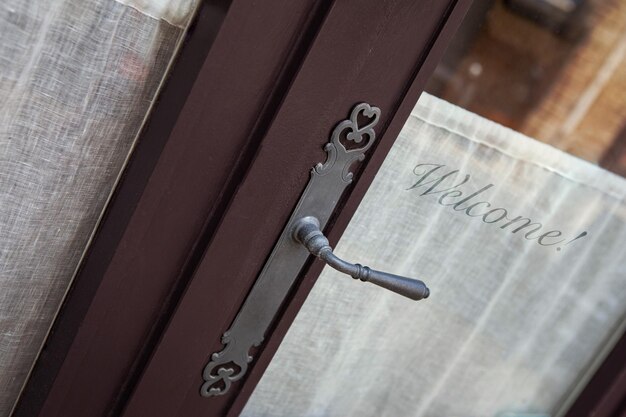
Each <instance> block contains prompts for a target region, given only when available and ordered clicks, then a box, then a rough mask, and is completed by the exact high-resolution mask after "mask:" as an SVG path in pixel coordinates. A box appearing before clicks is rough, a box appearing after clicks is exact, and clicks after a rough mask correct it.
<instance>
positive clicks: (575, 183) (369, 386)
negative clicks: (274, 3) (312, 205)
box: [243, 0, 626, 417]
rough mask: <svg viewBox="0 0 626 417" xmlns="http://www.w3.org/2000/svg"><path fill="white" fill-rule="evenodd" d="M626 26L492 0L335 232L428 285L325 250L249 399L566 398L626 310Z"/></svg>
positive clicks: (348, 412) (251, 408) (589, 8)
mask: <svg viewBox="0 0 626 417" xmlns="http://www.w3.org/2000/svg"><path fill="white" fill-rule="evenodd" d="M618 11H619V13H617V12H618ZM625 36H626V1H624V0H620V1H606V2H583V1H567V0H565V1H563V0H561V1H558V2H557V1H547V0H543V1H539V0H536V1H533V0H524V1H514V0H510V1H506V2H503V1H496V2H490V3H488V4H485V3H480V4H476V5H475V6H474V9H473V10H472V11H471V13H470V14H469V16H468V20H467V22H466V23H465V26H464V28H463V29H462V30H461V32H460V33H459V35H458V36H457V41H456V42H455V43H454V44H453V45H452V46H451V48H450V49H449V52H448V56H447V57H446V59H445V60H444V61H443V63H442V64H441V65H440V66H439V68H438V70H437V72H436V75H435V76H434V77H433V79H432V80H431V83H430V85H429V87H428V91H430V92H431V93H434V94H436V95H439V96H440V97H442V98H443V99H445V100H443V99H441V98H437V97H435V96H433V95H431V94H428V93H425V94H423V95H422V97H421V98H420V100H419V102H418V103H417V105H416V107H415V108H414V110H413V112H412V114H411V116H410V118H409V120H408V121H407V123H406V125H405V126H404V129H403V130H402V133H401V134H400V136H399V138H398V139H397V141H396V143H395V144H394V147H393V148H392V150H391V152H390V153H389V155H388V157H387V158H386V160H385V162H384V164H383V166H382V168H381V170H380V171H379V173H378V175H377V177H376V178H375V180H374V182H373V183H372V185H371V187H370V189H369V190H368V193H367V195H366V196H365V198H364V200H363V202H362V204H361V206H360V207H359V209H358V210H357V212H356V214H355V216H354V218H353V219H352V221H351V223H350V225H349V227H348V229H347V230H346V233H345V234H344V236H343V237H342V238H341V241H340V242H339V244H338V246H337V248H336V252H337V254H338V255H339V256H341V257H344V258H345V259H348V260H354V261H367V262H370V263H371V265H370V266H372V267H374V268H376V269H381V270H384V271H389V272H393V273H396V274H400V275H406V276H414V277H418V278H421V279H423V280H425V281H426V282H427V284H428V285H429V287H430V289H431V296H430V298H428V299H427V300H424V301H420V302H417V303H416V302H412V301H410V300H406V299H404V298H401V297H399V296H397V295H395V294H392V293H389V292H386V291H383V290H381V289H379V288H377V287H374V286H368V285H358V284H357V283H354V282H353V280H351V279H350V278H349V277H346V276H345V275H341V274H339V273H337V272H335V271H333V270H331V269H329V268H326V269H325V270H324V271H323V273H322V276H321V277H320V279H319V281H318V282H317V284H316V286H315V287H314V289H313V291H312V293H311V295H310V296H309V298H308V299H307V301H306V303H305V305H304V306H303V308H302V310H301V312H300V314H299V315H298V317H297V318H296V321H295V322H294V325H293V326H292V327H291V329H290V330H289V332H288V334H287V336H286V338H285V341H284V342H283V344H282V345H281V347H280V348H279V350H278V352H277V354H276V356H275V358H274V360H273V361H272V363H271V364H270V367H269V368H268V370H267V372H266V374H265V375H264V377H263V379H262V380H261V382H260V384H259V385H258V387H257V388H256V390H255V392H254V394H253V396H252V398H251V399H250V401H249V403H248V405H247V406H246V408H245V410H244V413H243V415H244V416H274V417H275V416H295V415H298V416H416V417H417V416H433V417H440V416H447V417H448V416H488V417H491V416H493V417H518V416H519V417H521V416H525V417H529V416H535V417H539V416H560V415H563V413H564V412H565V411H566V410H567V406H568V404H569V403H570V401H571V399H572V398H574V396H575V395H576V393H577V392H578V390H579V389H580V387H581V386H584V384H585V382H586V381H587V379H588V377H589V374H590V373H591V372H592V371H593V370H594V369H595V367H596V366H597V364H598V363H599V362H600V361H601V360H602V358H603V356H604V355H605V353H606V351H607V349H610V347H611V346H612V345H613V343H614V342H615V340H616V339H617V338H619V337H620V336H621V334H622V331H623V326H624V323H625V318H626V303H625V302H624V300H626V279H625V277H626V248H625V247H624V245H623V242H624V241H626V204H625V202H624V201H625V198H624V197H625V196H626V180H625V179H624V178H623V177H622V176H620V175H616V173H623V172H624V171H623V169H624V167H625V166H626V165H624V164H625V162H626V157H625V156H624V155H625V154H624V152H625V151H624V149H625V148H626V146H624V139H625V135H624V134H623V127H624V117H625V116H626V101H625V100H624V99H623V91H624V89H623V87H624V84H623V83H624V81H625V80H626V71H624V69H623V68H624V65H623V64H624V62H623V61H624V59H625V55H624V48H625V47H624V39H625ZM599 45H602V46H603V47H600V46H599ZM616 63H617V64H616ZM446 100H447V101H446ZM451 102H452V103H451ZM457 105H458V106H461V107H465V109H463V108H461V107H458V106H457ZM511 128H513V129H515V130H513V129H511ZM620 152H621V153H620ZM609 170H610V171H613V172H610V171H609Z"/></svg>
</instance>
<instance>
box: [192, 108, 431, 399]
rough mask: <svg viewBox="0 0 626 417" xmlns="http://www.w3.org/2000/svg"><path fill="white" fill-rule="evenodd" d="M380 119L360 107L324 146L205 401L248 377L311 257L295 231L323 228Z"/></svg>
mask: <svg viewBox="0 0 626 417" xmlns="http://www.w3.org/2000/svg"><path fill="white" fill-rule="evenodd" d="M379 118H380V109H378V108H377V107H372V106H370V105H369V104H366V103H361V104H358V105H356V106H355V107H354V109H352V113H351V114H350V118H349V119H347V120H344V121H342V122H340V123H339V124H338V125H337V126H336V127H335V129H334V130H333V133H332V136H331V139H330V141H329V142H328V143H327V144H326V145H325V146H324V150H325V151H326V153H327V158H326V161H325V162H324V163H323V164H321V163H318V164H317V165H316V166H315V167H313V169H312V170H311V178H310V180H309V183H308V184H307V187H306V189H305V190H304V193H303V194H302V197H300V201H299V202H298V205H297V206H296V208H295V210H294V212H293V214H292V215H291V218H290V219H289V221H288V222H287V225H286V226H285V229H284V230H283V232H282V234H281V236H280V238H279V240H278V242H277V243H276V246H274V249H273V250H272V253H271V254H270V257H269V258H268V260H267V262H266V263H265V266H264V267H263V270H262V271H261V274H260V275H259V277H258V279H257V280H256V282H255V283H254V286H253V287H252V290H251V291H250V294H248V297H247V298H246V300H245V302H244V304H243V306H242V307H241V310H239V313H237V317H235V320H234V321H233V323H232V324H231V326H230V328H229V329H228V330H227V331H226V332H225V333H224V334H223V335H222V344H223V345H224V348H223V349H222V350H221V351H220V352H216V353H213V354H212V355H211V360H210V361H209V363H208V364H207V365H206V366H205V367H204V371H203V374H202V377H203V379H204V381H205V382H204V383H203V384H202V387H201V388H200V395H202V396H203V397H212V396H217V395H224V394H225V393H227V392H228V390H229V389H230V387H231V385H232V383H233V382H236V381H238V380H240V379H241V378H242V377H243V376H244V375H245V374H246V372H247V370H248V364H249V363H250V362H251V361H252V359H253V358H252V356H251V355H250V354H249V351H250V349H251V348H252V347H253V346H254V347H256V346H259V345H260V344H261V343H262V342H263V338H264V337H265V332H266V331H267V329H268V328H269V327H270V325H271V323H272V321H273V320H274V317H275V315H276V313H277V311H278V310H279V308H280V306H281V304H282V303H283V300H284V299H285V297H286V296H287V294H288V293H289V290H290V289H291V287H292V286H293V284H294V282H295V280H296V278H297V277H298V274H299V272H300V270H301V269H302V267H303V265H304V264H305V262H306V260H307V259H308V257H309V252H307V251H306V250H305V249H304V248H303V247H302V245H301V244H300V243H298V242H297V241H295V240H294V239H293V231H294V228H295V227H296V226H297V225H301V224H302V223H301V220H302V218H305V217H307V216H312V217H314V218H315V219H316V220H317V223H316V225H317V227H318V228H319V230H322V229H323V228H324V227H325V226H326V223H327V222H328V219H329V218H330V215H331V214H332V212H333V210H334V209H335V206H336V205H337V202H338V201H339V198H340V197H341V195H342V194H343V192H344V190H345V188H346V187H347V186H348V185H349V184H350V183H351V182H352V177H353V174H352V172H350V167H351V166H352V164H353V163H354V162H355V161H357V160H359V161H362V160H363V159H364V158H365V152H366V151H367V150H368V149H369V148H370V147H371V146H372V144H373V142H374V140H375V137H376V136H375V133H374V126H376V124H377V123H378V120H379ZM359 119H360V120H359ZM359 123H361V125H360V124H359ZM346 145H350V146H346ZM325 253H326V252H325ZM330 254H331V255H332V252H330ZM327 262H329V264H331V266H333V265H334V266H333V267H337V266H340V267H341V268H344V266H345V271H352V268H355V266H354V265H351V264H348V263H345V265H343V264H344V263H343V261H341V260H340V259H338V258H336V257H334V255H333V256H332V257H329V258H328V260H327ZM348 265H349V267H348ZM361 268H363V267H361ZM340 270H343V269H340ZM363 271H365V272H361V273H356V274H354V275H356V276H357V277H359V278H361V277H364V278H368V280H369V281H370V282H374V280H377V281H376V283H377V284H378V285H381V286H384V287H385V286H386V288H390V287H391V286H392V287H393V289H392V288H390V289H392V290H396V292H400V293H403V292H401V291H400V290H399V287H400V286H403V285H405V284H399V283H401V282H404V281H401V280H402V279H405V278H402V277H395V278H393V279H392V280H391V281H393V285H392V284H385V282H390V281H389V279H390V275H388V274H382V273H378V271H372V270H370V269H369V268H368V269H363ZM367 271H370V272H369V275H362V274H367ZM349 273H350V272H349ZM381 274H382V275H381ZM351 275H352V274H351ZM412 282H413V281H412ZM424 288H425V287H424ZM426 291H427V290H426ZM409 293H411V294H412V292H409ZM425 294H427V293H425Z"/></svg>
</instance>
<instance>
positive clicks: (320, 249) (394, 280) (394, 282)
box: [293, 216, 430, 300]
mask: <svg viewBox="0 0 626 417" xmlns="http://www.w3.org/2000/svg"><path fill="white" fill-rule="evenodd" d="M293 238H294V239H295V240H296V242H298V243H300V244H302V246H304V247H305V248H306V249H307V250H308V251H309V253H310V254H311V255H314V256H316V257H318V258H320V259H321V260H322V261H324V262H325V263H326V264H327V265H328V266H330V267H331V268H334V269H336V270H337V271H339V272H343V273H344V274H348V275H350V276H351V277H352V278H354V279H358V280H361V281H363V282H371V283H372V284H374V285H378V286H379V287H383V288H386V289H388V290H390V291H393V292H395V293H397V294H400V295H403V296H405V297H408V298H410V299H411V300H421V299H423V298H428V295H429V294H430V291H429V290H428V287H426V284H424V283H423V282H422V281H420V280H417V279H412V278H407V277H402V276H399V275H394V274H390V273H387V272H382V271H377V270H375V269H371V268H369V267H367V266H363V265H359V264H352V263H350V262H346V261H344V260H343V259H341V258H339V257H337V255H335V254H334V253H333V248H331V247H330V244H329V243H328V239H326V236H324V233H322V230H321V229H320V222H319V220H317V219H316V218H315V217H313V216H307V217H303V218H301V219H299V220H297V221H296V222H295V224H294V227H293Z"/></svg>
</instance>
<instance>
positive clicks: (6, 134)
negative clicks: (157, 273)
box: [0, 0, 182, 416]
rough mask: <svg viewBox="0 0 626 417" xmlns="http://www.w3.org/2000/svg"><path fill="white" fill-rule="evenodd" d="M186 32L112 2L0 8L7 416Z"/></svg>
mask: <svg viewBox="0 0 626 417" xmlns="http://www.w3.org/2000/svg"><path fill="white" fill-rule="evenodd" d="M181 32H182V31H181V29H180V28H177V27H174V26H172V25H170V24H168V23H165V22H163V21H160V20H157V19H154V18H152V17H149V16H146V15H144V14H142V13H140V12H138V11H137V10H135V9H133V8H131V7H128V6H124V5H122V4H120V3H117V2H115V1H113V0H29V1H24V0H4V1H2V3H1V4H0V97H1V101H0V416H7V415H8V414H9V412H10V409H11V407H12V405H13V402H14V401H15V399H16V397H17V395H18V392H19V390H20V388H21V386H22V384H23V382H24V380H25V378H26V376H27V373H28V371H29V369H30V367H31V365H32V363H33V361H34V359H35V358H36V355H37V353H38V350H39V348H40V346H41V343H42V342H43V340H44V338H45V336H46V332H47V330H48V328H49V326H50V324H51V321H52V319H53V317H54V313H55V311H56V310H57V308H58V306H59V305H60V302H61V300H62V297H63V295H64V293H65V291H66V290H67V288H68V284H69V283H70V280H71V278H72V275H73V272H74V270H75V268H76V267H77V265H78V262H79V260H80V257H81V253H82V252H83V250H84V249H85V246H86V244H87V242H88V239H89V236H90V234H91V232H92V230H93V228H94V226H95V224H96V221H97V219H98V216H99V213H100V212H101V210H102V209H103V206H104V204H105V202H106V199H107V196H108V195H109V193H110V191H111V189H112V187H113V185H114V182H115V179H116V177H117V175H118V174H119V172H120V170H121V168H122V165H123V163H124V160H125V158H126V157H127V155H128V153H129V151H130V149H131V146H132V143H133V139H134V137H135V135H136V133H137V131H138V129H139V127H140V125H141V122H142V119H143V118H144V116H145V114H146V112H147V110H148V108H149V106H150V104H151V100H152V98H153V96H154V94H155V92H156V89H157V87H158V85H159V82H160V80H161V78H162V76H163V74H164V72H165V69H166V67H167V64H168V61H169V60H170V58H171V56H172V54H173V50H174V47H175V45H176V43H177V41H178V39H179V36H180V35H181Z"/></svg>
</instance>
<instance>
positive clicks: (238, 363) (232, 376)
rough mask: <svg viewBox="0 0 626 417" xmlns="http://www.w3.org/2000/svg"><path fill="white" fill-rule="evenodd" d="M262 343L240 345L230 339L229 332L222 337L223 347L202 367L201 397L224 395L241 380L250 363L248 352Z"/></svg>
mask: <svg viewBox="0 0 626 417" xmlns="http://www.w3.org/2000/svg"><path fill="white" fill-rule="evenodd" d="M261 342H263V340H262V339H261V340H259V341H256V342H249V343H245V342H244V343H241V341H238V340H237V339H235V338H234V337H232V335H231V333H230V331H227V332H225V333H224V334H223V335H222V344H223V345H224V346H225V347H224V349H222V350H221V351H219V352H216V353H213V354H212V355H211V361H210V362H209V363H208V364H207V365H206V366H205V367H204V372H203V373H202V379H204V383H203V384H202V387H201V388H200V394H201V395H202V396H203V397H213V396H216V395H223V394H225V393H226V392H227V391H228V390H229V389H230V386H231V385H232V383H233V382H235V381H238V380H239V379H241V378H242V377H243V376H244V375H245V374H246V372H247V371H248V364H249V363H250V362H252V356H250V354H249V351H250V349H251V348H252V347H253V346H254V347H257V346H259V345H260V344H261Z"/></svg>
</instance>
